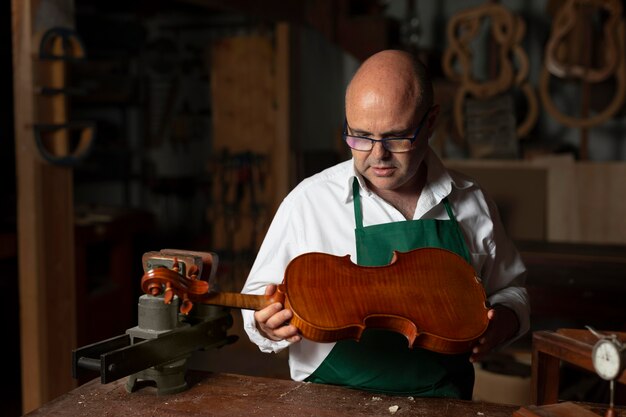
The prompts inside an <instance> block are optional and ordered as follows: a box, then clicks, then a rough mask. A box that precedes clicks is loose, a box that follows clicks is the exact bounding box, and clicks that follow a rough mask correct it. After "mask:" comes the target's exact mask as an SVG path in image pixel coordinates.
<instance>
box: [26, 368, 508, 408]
mask: <svg viewBox="0 0 626 417" xmlns="http://www.w3.org/2000/svg"><path fill="white" fill-rule="evenodd" d="M187 381H188V382H189V385H190V388H189V389H188V390H187V391H184V392H181V393H178V394H173V395H167V396H156V394H155V388H153V387H144V388H141V389H139V390H138V391H136V392H134V393H132V394H129V393H128V392H126V388H125V383H126V378H122V379H120V380H117V381H115V382H112V383H110V384H101V383H100V380H99V379H94V380H92V381H90V382H87V383H86V384H84V385H81V386H79V387H78V388H76V389H74V390H73V391H70V392H69V393H67V394H65V395H62V396H61V397H58V398H57V399H55V400H53V401H51V402H49V403H48V404H45V405H44V406H42V407H41V408H39V409H37V410H35V411H33V412H31V413H28V414H26V416H29V417H35V416H133V417H141V416H159V417H161V416H181V415H185V416H192V417H193V416H213V417H219V416H276V417H280V416H290V417H291V416H298V417H305V416H316V417H325V416H328V417H331V416H332V417H335V416H338V415H346V416H363V417H365V416H377V417H380V416H422V417H426V416H440V417H446V416H449V417H470V416H471V417H477V416H485V417H505V416H506V417H511V416H512V414H513V412H514V411H516V410H518V409H519V407H518V406H515V405H503V404H493V403H485V402H473V401H463V400H455V399H445V398H412V397H396V396H387V395H381V394H373V393H370V392H365V391H356V390H351V389H348V388H342V387H335V386H330V385H320V384H312V383H305V382H295V381H291V380H286V379H272V378H264V377H255V376H243V375H234V374H220V373H206V372H203V373H200V372H189V373H188V375H187ZM394 406H397V407H398V408H397V411H396V412H395V413H392V411H390V407H394ZM391 410H393V408H392V409H391Z"/></svg>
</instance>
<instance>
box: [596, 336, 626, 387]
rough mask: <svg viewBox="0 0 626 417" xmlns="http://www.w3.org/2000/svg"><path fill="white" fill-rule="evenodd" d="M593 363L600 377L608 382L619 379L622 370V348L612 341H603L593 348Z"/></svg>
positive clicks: (599, 341)
mask: <svg viewBox="0 0 626 417" xmlns="http://www.w3.org/2000/svg"><path fill="white" fill-rule="evenodd" d="M591 361H592V362H593V367H594V369H595V370H596V373H597V374H598V376H599V377H600V378H602V379H605V380H607V381H611V380H613V379H615V378H617V377H618V376H619V374H620V371H621V370H622V365H623V364H622V355H621V349H620V346H618V345H617V343H615V342H613V341H612V340H610V339H601V340H598V342H597V343H596V344H595V346H594V347H593V351H592V352H591Z"/></svg>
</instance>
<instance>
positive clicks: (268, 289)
mask: <svg viewBox="0 0 626 417" xmlns="http://www.w3.org/2000/svg"><path fill="white" fill-rule="evenodd" d="M275 292H276V284H270V285H268V286H267V287H265V295H267V296H271V295H274V293H275Z"/></svg>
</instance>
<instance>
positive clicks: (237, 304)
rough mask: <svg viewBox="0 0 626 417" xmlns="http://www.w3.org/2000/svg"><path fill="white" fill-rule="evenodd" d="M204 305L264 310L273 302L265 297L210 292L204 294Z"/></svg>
mask: <svg viewBox="0 0 626 417" xmlns="http://www.w3.org/2000/svg"><path fill="white" fill-rule="evenodd" d="M201 301H202V303H204V304H211V305H216V306H222V307H232V308H242V309H244V310H255V311H256V310H262V309H263V308H265V307H267V306H268V305H270V304H271V303H272V302H273V301H272V300H270V299H269V298H268V297H267V296H265V295H254V294H240V293H237V292H210V293H208V294H204V295H203V297H202V300H201Z"/></svg>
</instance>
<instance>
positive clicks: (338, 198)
mask: <svg viewBox="0 0 626 417" xmlns="http://www.w3.org/2000/svg"><path fill="white" fill-rule="evenodd" d="M425 162H426V165H427V167H428V178H427V181H426V185H425V186H424V189H423V190H422V193H421V195H420V197H419V200H418V202H417V207H416V209H415V214H414V216H413V219H414V220H417V219H441V220H448V219H449V216H448V214H447V212H446V209H445V207H444V205H443V204H442V200H443V198H444V197H448V201H449V203H450V206H451V208H452V212H453V213H454V215H455V217H456V220H457V221H458V222H459V225H460V226H461V230H462V232H463V236H464V238H465V242H466V244H467V247H468V250H469V252H470V256H471V263H472V266H473V267H474V269H475V270H476V272H477V274H478V276H479V277H480V278H481V280H482V284H483V286H484V288H485V293H486V294H487V298H488V300H489V302H490V303H491V304H492V305H494V304H502V305H504V306H507V307H509V308H511V309H512V310H513V311H515V313H516V314H517V317H518V319H519V324H520V328H519V332H518V334H517V336H516V337H519V336H521V335H523V334H524V333H526V332H527V331H528V329H529V327H530V323H529V314H530V311H529V303H528V296H527V293H526V290H525V288H524V287H523V284H524V280H525V275H526V269H525V267H524V264H523V263H522V261H521V258H520V256H519V254H518V252H517V250H516V248H515V246H514V245H513V243H512V242H511V240H510V239H509V238H508V237H507V235H506V234H505V231H504V228H503V226H502V224H501V221H500V218H499V215H498V212H497V209H496V206H495V204H494V203H493V201H491V199H489V198H488V197H487V196H486V195H485V193H484V192H483V191H482V190H481V188H480V187H479V185H478V184H476V182H474V181H473V180H472V179H470V178H468V177H466V176H464V175H461V174H459V173H457V172H454V171H448V170H446V168H445V167H444V166H443V164H442V162H441V161H440V160H439V158H438V157H437V156H436V155H435V153H434V152H433V151H432V150H429V152H428V153H427V155H426V158H425ZM354 177H356V178H357V179H358V181H359V186H360V194H361V205H362V212H363V226H364V227H367V226H371V225H376V224H381V223H389V222H399V221H405V220H406V219H405V218H404V216H403V215H402V214H401V213H400V212H399V211H398V210H397V209H396V208H395V207H393V206H392V205H390V204H389V203H387V202H386V201H385V200H383V199H382V198H380V197H378V195H376V194H375V193H373V192H372V191H370V190H368V188H367V185H366V183H365V181H364V180H363V178H362V177H361V176H360V175H359V174H357V173H356V172H355V169H354V163H353V161H352V160H348V161H345V162H342V163H340V164H338V165H335V166H333V167H331V168H328V169H326V170H324V171H322V172H320V173H318V174H316V175H313V176H312V177H309V178H307V179H305V180H303V181H302V182H301V183H300V184H299V185H298V186H296V187H295V188H294V189H293V191H291V192H290V193H289V195H288V196H287V197H286V198H285V199H284V200H283V202H282V204H281V205H280V207H279V208H278V211H277V212H276V215H275V217H274V219H273V220H272V224H271V225H270V227H269V229H268V231H267V234H266V236H265V239H264V241H263V244H262V245H261V248H260V250H259V253H258V255H257V258H256V260H255V262H254V265H253V266H252V269H251V271H250V275H249V276H248V280H247V281H246V284H245V285H244V288H243V290H242V292H243V293H250V294H263V293H264V291H265V287H266V286H267V285H268V284H279V283H280V282H281V281H282V280H283V275H284V271H285V268H286V267H287V264H288V263H289V262H290V261H291V260H292V259H293V258H295V257H296V256H298V255H301V254H303V253H308V252H322V253H328V254H332V255H338V256H344V255H350V256H351V259H352V261H353V262H355V263H356V246H355V236H354V229H355V221H354V208H353V198H352V181H353V178H354ZM242 315H243V319H244V328H245V330H246V333H247V334H248V336H249V337H250V340H251V341H252V342H254V343H255V344H257V345H258V346H259V348H260V349H261V350H262V351H263V352H278V351H280V350H282V349H284V348H285V347H288V346H289V367H290V370H291V377H292V378H293V379H294V380H296V381H301V380H304V379H305V378H306V377H308V376H309V375H310V374H312V373H313V372H314V371H315V369H317V367H318V366H319V365H320V364H321V363H322V361H323V360H324V358H326V356H327V355H328V353H330V351H331V350H332V348H333V346H334V343H316V342H312V341H310V340H306V339H302V341H300V342H298V343H294V344H291V346H290V343H289V342H287V341H284V340H283V341H279V342H276V341H272V340H269V339H267V338H265V337H264V336H262V335H261V334H260V332H259V331H258V329H257V327H256V324H255V321H254V312H253V311H250V310H242Z"/></svg>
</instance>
